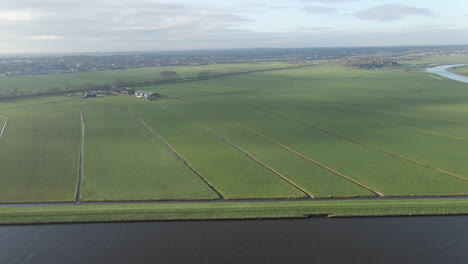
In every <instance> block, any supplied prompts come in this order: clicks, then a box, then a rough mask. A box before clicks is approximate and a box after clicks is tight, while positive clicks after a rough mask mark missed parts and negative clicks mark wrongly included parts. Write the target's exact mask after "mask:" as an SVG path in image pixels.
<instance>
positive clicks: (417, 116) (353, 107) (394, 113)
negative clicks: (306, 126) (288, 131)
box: [324, 104, 468, 124]
mask: <svg viewBox="0 0 468 264" xmlns="http://www.w3.org/2000/svg"><path fill="white" fill-rule="evenodd" d="M324 105H330V106H336V107H341V108H349V109H359V110H365V111H371V112H376V113H382V114H390V115H400V116H408V117H416V118H423V119H431V120H439V121H447V122H453V123H460V124H468V122H464V121H460V120H453V119H441V118H432V117H427V116H421V115H414V114H406V113H396V112H388V111H381V110H375V109H371V108H364V107H355V106H345V105H339V104H324Z"/></svg>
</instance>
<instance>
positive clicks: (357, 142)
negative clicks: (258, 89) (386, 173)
mask: <svg viewBox="0 0 468 264" xmlns="http://www.w3.org/2000/svg"><path fill="white" fill-rule="evenodd" d="M253 107H254V108H256V109H259V110H262V111H265V112H267V113H270V114H272V115H276V116H279V117H282V118H284V119H287V120H290V121H293V122H296V123H298V124H301V125H304V126H308V127H311V128H314V129H317V130H319V131H322V132H324V133H327V134H329V135H332V136H335V137H338V138H341V139H344V140H347V141H349V142H352V143H355V144H358V145H361V146H363V147H366V148H370V149H373V150H376V151H379V152H382V153H384V154H387V155H390V156H393V157H396V158H399V159H402V160H405V161H408V162H411V163H413V164H416V165H419V166H422V167H426V168H428V169H431V170H434V171H437V172H440V173H443V174H445V175H448V176H451V177H455V178H458V179H461V180H464V181H468V179H466V178H464V177H463V176H460V175H458V174H454V173H451V172H448V171H444V170H441V169H437V168H434V167H432V166H430V165H427V164H424V163H421V162H418V161H415V160H412V159H409V158H406V157H403V156H400V155H398V154H395V153H392V152H388V151H385V150H383V149H380V148H377V147H374V146H371V145H368V144H365V143H361V142H359V141H356V140H354V139H350V138H347V137H344V136H341V135H338V134H335V133H333V132H331V131H328V130H325V129H323V128H320V127H317V126H314V125H311V124H308V123H305V122H302V121H299V120H296V119H293V118H290V117H288V116H285V115H283V114H280V113H276V112H273V111H270V110H267V109H264V108H261V107H258V106H253Z"/></svg>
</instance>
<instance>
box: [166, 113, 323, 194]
mask: <svg viewBox="0 0 468 264" xmlns="http://www.w3.org/2000/svg"><path fill="white" fill-rule="evenodd" d="M159 105H160V106H161V107H162V108H163V109H165V110H166V111H168V112H170V113H172V114H174V115H177V116H180V117H181V118H183V119H186V120H189V121H190V122H192V123H193V124H195V125H196V126H198V127H200V128H201V129H203V130H206V131H208V132H209V133H210V134H212V135H214V136H215V137H217V138H219V139H220V140H222V141H223V142H224V143H226V144H228V145H229V146H231V147H233V148H234V149H235V150H237V151H239V152H241V153H242V154H243V155H245V156H246V157H247V158H249V159H251V160H253V161H254V162H256V163H258V164H259V165H260V166H262V167H264V168H265V169H266V170H268V171H270V172H271V173H273V174H275V175H276V176H278V177H280V178H281V179H282V180H284V181H285V182H287V183H289V184H290V185H292V186H294V187H295V188H296V189H298V190H299V191H301V192H302V193H304V194H305V195H306V197H307V198H315V197H314V195H313V194H312V193H309V192H307V191H305V190H303V189H302V188H301V187H300V186H299V185H298V184H296V183H294V182H292V181H291V180H289V179H288V178H287V177H286V176H284V175H282V174H281V173H279V172H277V171H276V170H274V169H273V168H271V167H270V166H268V165H266V164H265V163H263V162H261V161H260V160H258V159H257V158H255V157H253V156H252V155H250V154H249V153H247V152H246V151H244V150H242V149H241V148H240V147H238V146H236V145H235V144H234V143H233V142H231V141H230V140H228V139H226V138H225V137H223V136H221V135H219V134H218V133H217V132H215V131H214V130H212V129H210V128H208V127H207V126H204V125H202V124H200V123H198V122H195V121H193V120H191V119H190V118H187V117H185V116H183V115H182V114H179V113H174V112H173V111H170V110H169V109H168V108H167V107H165V106H163V105H162V104H159Z"/></svg>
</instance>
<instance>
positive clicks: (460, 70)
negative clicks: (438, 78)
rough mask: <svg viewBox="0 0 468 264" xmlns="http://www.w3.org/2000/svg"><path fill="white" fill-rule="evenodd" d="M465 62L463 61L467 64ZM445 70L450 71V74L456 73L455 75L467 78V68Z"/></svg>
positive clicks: (459, 67)
mask: <svg viewBox="0 0 468 264" xmlns="http://www.w3.org/2000/svg"><path fill="white" fill-rule="evenodd" d="M467 61H468V60H467ZM467 61H465V62H467ZM467 63H468V62H467ZM447 70H448V71H450V72H453V73H456V74H460V75H463V76H468V66H458V67H453V68H449V69H447Z"/></svg>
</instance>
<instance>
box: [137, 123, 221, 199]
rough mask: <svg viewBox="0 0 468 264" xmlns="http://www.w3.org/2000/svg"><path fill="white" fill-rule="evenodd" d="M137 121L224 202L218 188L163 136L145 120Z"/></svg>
mask: <svg viewBox="0 0 468 264" xmlns="http://www.w3.org/2000/svg"><path fill="white" fill-rule="evenodd" d="M137 120H138V121H139V122H140V123H141V124H142V125H143V126H144V127H145V128H146V129H148V131H149V132H151V134H153V136H155V137H156V138H158V139H159V140H160V141H161V143H163V145H164V146H165V147H166V148H167V149H168V150H169V151H170V152H172V154H174V156H176V158H177V159H178V160H180V161H181V162H182V163H183V164H184V165H185V166H186V167H187V168H189V169H190V170H191V171H192V172H193V173H195V174H196V175H197V176H198V177H199V178H200V179H201V180H202V181H203V182H204V183H205V184H206V185H208V187H210V188H211V190H212V191H213V192H215V193H216V194H217V195H218V196H219V199H220V200H224V197H223V196H222V195H221V194H220V193H219V191H218V190H216V188H215V187H214V186H213V185H211V184H210V183H208V181H207V180H206V179H205V178H203V176H201V175H200V173H198V171H196V170H195V169H194V168H193V167H192V166H190V165H189V164H188V163H187V161H186V160H185V159H183V158H182V157H181V156H180V155H179V154H178V153H177V152H176V150H175V149H174V148H173V147H171V145H169V143H168V142H167V141H166V140H164V138H163V137H162V136H161V135H159V134H158V133H156V132H155V131H154V130H153V129H151V128H150V127H149V126H148V125H147V124H146V123H145V122H144V121H143V120H141V119H140V118H137Z"/></svg>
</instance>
